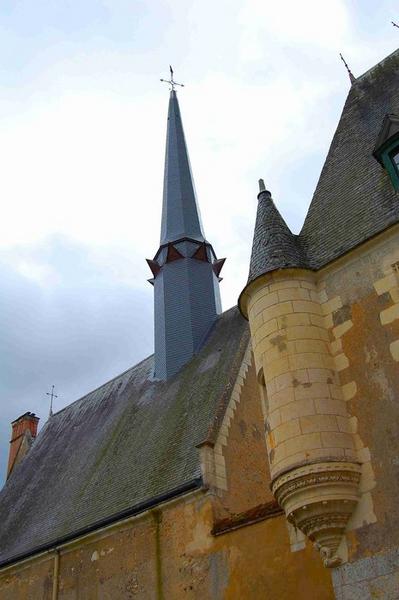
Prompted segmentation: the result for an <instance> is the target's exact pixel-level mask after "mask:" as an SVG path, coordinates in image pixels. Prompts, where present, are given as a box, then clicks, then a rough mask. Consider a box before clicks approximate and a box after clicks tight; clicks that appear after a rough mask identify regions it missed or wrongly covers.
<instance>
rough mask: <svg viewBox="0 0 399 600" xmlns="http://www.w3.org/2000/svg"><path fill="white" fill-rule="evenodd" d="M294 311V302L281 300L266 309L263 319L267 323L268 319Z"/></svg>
mask: <svg viewBox="0 0 399 600" xmlns="http://www.w3.org/2000/svg"><path fill="white" fill-rule="evenodd" d="M292 312H294V309H293V306H292V302H279V303H278V304H273V306H269V307H268V308H265V309H264V312H263V320H264V321H265V323H266V321H269V320H270V319H274V318H275V317H281V316H282V315H288V314H290V313H292Z"/></svg>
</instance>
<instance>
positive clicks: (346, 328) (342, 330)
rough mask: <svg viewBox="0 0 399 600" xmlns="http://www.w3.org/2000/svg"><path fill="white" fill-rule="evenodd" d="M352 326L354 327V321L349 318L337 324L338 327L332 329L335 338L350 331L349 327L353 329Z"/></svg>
mask: <svg viewBox="0 0 399 600" xmlns="http://www.w3.org/2000/svg"><path fill="white" fill-rule="evenodd" d="M351 327H353V321H351V320H348V321H344V322H343V323H341V325H337V327H334V328H333V330H332V331H333V334H334V336H335V338H340V337H342V336H343V335H344V334H345V333H346V332H347V331H349V329H351Z"/></svg>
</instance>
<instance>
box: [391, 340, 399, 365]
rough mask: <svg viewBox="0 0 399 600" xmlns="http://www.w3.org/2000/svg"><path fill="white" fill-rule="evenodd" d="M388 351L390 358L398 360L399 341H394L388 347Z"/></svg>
mask: <svg viewBox="0 0 399 600" xmlns="http://www.w3.org/2000/svg"><path fill="white" fill-rule="evenodd" d="M389 350H390V352H391V354H392V358H393V359H394V360H399V340H396V341H395V342H392V343H391V344H390V345H389Z"/></svg>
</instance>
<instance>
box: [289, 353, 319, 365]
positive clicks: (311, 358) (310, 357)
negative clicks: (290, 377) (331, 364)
mask: <svg viewBox="0 0 399 600" xmlns="http://www.w3.org/2000/svg"><path fill="white" fill-rule="evenodd" d="M289 363H290V368H291V369H312V368H313V369H317V368H323V367H325V366H326V365H325V361H324V356H323V355H322V354H318V353H315V352H313V353H312V352H307V353H304V354H295V355H294V356H290V357H289Z"/></svg>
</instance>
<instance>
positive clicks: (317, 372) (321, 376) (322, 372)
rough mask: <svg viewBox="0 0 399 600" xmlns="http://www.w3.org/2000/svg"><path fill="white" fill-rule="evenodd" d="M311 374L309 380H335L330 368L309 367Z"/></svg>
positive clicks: (321, 381) (326, 381)
mask: <svg viewBox="0 0 399 600" xmlns="http://www.w3.org/2000/svg"><path fill="white" fill-rule="evenodd" d="M307 371H308V375H309V381H312V382H315V381H319V382H320V383H324V382H325V383H329V382H331V381H333V379H332V372H331V370H330V369H324V368H322V369H307Z"/></svg>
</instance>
